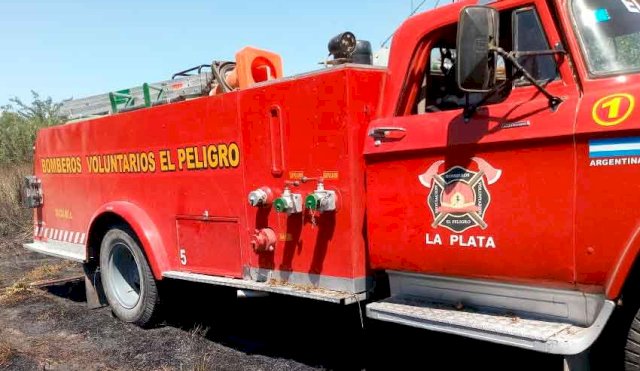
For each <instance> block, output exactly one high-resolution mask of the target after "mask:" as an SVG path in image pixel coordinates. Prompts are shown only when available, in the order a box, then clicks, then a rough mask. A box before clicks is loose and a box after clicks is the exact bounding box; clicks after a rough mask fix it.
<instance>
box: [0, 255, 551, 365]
mask: <svg viewBox="0 0 640 371" xmlns="http://www.w3.org/2000/svg"><path fill="white" fill-rule="evenodd" d="M26 255H28V256H32V257H33V259H38V258H39V257H38V256H37V255H32V254H26ZM30 259H31V258H30V257H27V258H25V262H29V261H30ZM42 262H50V260H49V259H46V260H43V261H42ZM24 264H25V265H26V266H28V267H32V266H33V265H32V264H31V263H24ZM16 269H18V268H16V266H15V265H13V266H12V271H13V272H15V271H16ZM2 273H3V269H2V268H0V274H2ZM0 277H4V280H6V279H7V277H8V275H7V274H6V273H5V274H4V275H0ZM4 283H6V282H4ZM0 286H2V285H0ZM161 289H162V291H161V293H162V295H164V298H165V299H167V300H166V301H168V302H169V303H171V304H172V305H170V306H169V305H165V307H164V315H163V318H164V320H163V321H162V322H161V323H160V324H159V325H158V326H156V327H155V328H152V329H148V330H143V329H140V328H137V327H135V326H132V325H129V324H125V323H122V322H120V321H119V320H118V319H116V318H114V317H113V316H112V315H111V311H110V310H109V309H108V308H101V309H96V310H90V309H87V308H86V303H85V302H84V300H85V298H84V287H83V283H82V282H75V283H67V284H62V285H52V286H49V287H48V288H47V290H46V291H45V292H43V293H42V294H37V293H36V294H32V295H29V296H28V298H26V299H25V300H22V301H19V302H17V303H13V304H10V305H2V306H0V340H3V341H7V342H9V343H10V344H11V345H12V347H13V348H15V352H14V355H13V357H12V358H11V360H10V363H9V364H7V365H6V367H5V368H6V369H11V370H36V369H38V370H42V369H57V370H102V369H122V370H131V369H136V370H192V369H197V370H308V369H345V370H360V369H367V370H388V369H394V370H397V369H416V368H417V369H423V370H471V369H474V370H475V369H489V370H523V369H524V370H526V369H529V370H561V369H562V359H561V358H560V357H555V356H548V355H542V354H538V353H533V352H529V351H524V350H518V349H513V348H509V347H502V346H496V345H492V344H486V343H482V342H478V341H473V340H469V339H463V338H460V337H456V336H448V335H442V334H435V333H430V332H427V331H423V330H419V329H412V328H407V327H402V326H398V325H393V324H386V323H381V322H375V321H368V320H366V319H365V329H362V327H361V325H360V314H359V311H358V307H357V306H356V305H352V306H347V307H341V306H336V305H333V304H329V303H319V302H313V301H307V300H303V299H296V298H289V297H282V296H270V297H267V298H254V299H234V298H233V292H231V291H227V290H220V289H216V288H212V287H210V286H204V285H191V284H185V283H181V282H166V283H164V284H163V285H162V286H161Z"/></svg>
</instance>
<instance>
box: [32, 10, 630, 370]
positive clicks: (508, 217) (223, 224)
mask: <svg viewBox="0 0 640 371" xmlns="http://www.w3.org/2000/svg"><path fill="white" fill-rule="evenodd" d="M358 45H359V44H358V43H357V42H356V41H355V38H354V37H353V35H352V34H349V33H345V34H343V35H340V36H339V37H338V38H337V39H336V40H333V41H332V43H331V45H330V46H331V48H330V49H331V51H332V54H333V55H334V57H335V59H333V60H331V61H330V62H329V63H328V64H327V68H324V69H322V70H319V71H316V72H311V73H307V74H303V75H299V76H293V77H286V78H284V77H282V76H281V75H282V74H281V68H282V67H281V63H280V60H279V59H278V57H277V56H276V55H274V54H272V53H266V52H261V51H259V50H256V49H248V51H247V50H245V52H244V53H240V54H239V55H238V58H237V65H233V64H224V63H214V64H213V65H212V66H210V67H211V69H212V72H211V73H204V72H203V73H201V74H199V75H197V76H200V77H202V76H206V77H210V83H209V89H208V91H206V92H203V93H202V94H200V96H198V97H195V98H189V99H167V100H166V101H164V103H165V104H160V103H161V102H159V101H154V100H153V99H151V98H153V96H154V94H156V92H157V91H161V90H162V89H165V88H166V87H167V86H169V87H170V88H171V89H174V88H176V86H178V88H179V87H180V86H181V85H182V84H184V81H186V80H184V78H183V77H184V76H189V75H188V74H187V73H182V74H181V75H180V76H178V78H177V79H176V80H174V83H173V85H172V84H171V83H170V84H168V85H166V86H164V88H158V87H157V86H156V87H154V86H148V85H145V87H144V89H143V93H144V94H143V95H144V98H145V106H146V107H143V108H141V109H124V110H121V109H119V107H120V106H122V105H127V104H128V102H131V101H132V100H134V98H135V97H133V95H134V94H133V93H131V94H129V93H128V92H116V93H112V94H111V95H110V96H109V98H110V99H111V106H112V107H111V108H112V109H110V111H109V114H107V115H102V116H100V117H89V118H86V117H85V118H80V119H77V120H72V121H70V122H69V123H67V124H65V125H61V126H58V127H51V128H46V129H43V130H41V131H40V132H39V133H38V136H37V141H36V144H35V169H34V170H35V174H34V176H33V177H29V178H27V179H26V181H25V191H24V192H25V202H26V203H27V204H28V205H29V206H30V207H33V208H34V242H33V243H29V244H27V245H26V247H27V248H28V249H31V250H34V251H38V252H41V253H45V254H51V255H55V256H60V257H63V258H68V259H71V260H75V261H79V262H82V263H84V266H85V270H86V273H87V277H88V279H87V287H88V290H89V291H90V292H92V293H94V292H95V291H100V290H103V291H104V294H105V296H106V299H107V302H108V304H109V305H110V306H111V308H112V309H113V311H114V313H115V314H116V315H117V316H118V317H119V318H121V319H122V320H124V321H128V322H133V323H136V324H138V325H142V326H146V325H149V324H150V323H152V321H153V320H154V318H155V314H156V313H157V309H158V305H159V303H160V296H159V292H158V290H157V282H158V281H162V280H166V279H172V280H186V281H195V282H201V283H209V284H212V285H221V286H227V287H233V288H237V289H243V290H255V291H264V292H271V293H277V294H285V295H295V296H301V297H305V298H309V299H315V300H323V301H329V302H334V303H337V304H345V305H346V304H352V303H357V302H363V303H366V315H367V316H368V317H370V318H372V319H376V320H381V321H390V322H395V323H399V324H404V325H408V326H414V327H419V328H424V329H428V330H432V331H440V332H444V333H450V334H458V335H461V336H466V337H471V338H475V339H481V340H484V341H490V342H495V343H500V344H507V345H511V346H515V347H521V348H526V349H531V350H535V351H539V352H546V353H553V354H561V355H566V356H575V355H583V354H585V352H586V351H587V350H588V349H589V348H590V347H591V346H592V344H593V343H594V342H595V340H596V339H598V338H599V337H600V336H601V334H602V333H603V329H604V328H605V325H607V324H610V323H612V320H611V319H613V318H617V316H619V317H620V318H623V320H621V321H618V322H620V323H623V324H625V325H624V326H622V327H625V328H624V329H622V328H621V329H620V331H614V332H613V333H615V334H614V335H615V336H617V337H618V338H617V339H622V340H620V344H621V346H620V348H619V349H618V350H619V352H620V358H619V361H620V362H625V365H626V367H627V368H628V369H638V368H639V367H640V366H639V364H640V355H639V354H640V317H638V320H635V321H632V320H633V319H634V316H636V311H637V310H638V308H639V307H640V291H638V288H639V287H640V281H639V277H640V276H639V274H640V266H638V264H637V262H636V259H637V256H638V252H639V250H640V216H639V215H638V212H637V210H640V198H637V197H636V196H634V192H635V190H637V189H638V188H637V187H638V186H637V183H636V181H637V180H638V179H639V178H638V176H639V175H638V174H640V173H639V172H638V165H640V126H638V125H639V124H638V122H639V121H640V113H638V112H639V111H636V108H637V107H636V102H635V99H636V97H640V76H639V75H638V74H637V73H638V72H639V71H640V53H639V52H638V50H639V45H640V4H639V3H638V2H637V1H635V0H502V1H471V0H469V1H459V2H455V3H453V4H450V5H447V6H442V7H439V8H437V9H434V10H431V11H427V12H424V13H422V14H418V15H416V16H413V17H411V18H409V19H408V20H407V21H406V22H404V24H402V26H401V27H400V28H399V29H398V30H397V31H396V32H395V34H394V38H393V42H392V47H391V50H390V57H389V63H388V67H386V68H383V67H375V66H371V65H367V64H358V63H348V62H354V55H355V53H356V49H357V46H358ZM365 49H366V48H365ZM365 59H367V58H365ZM344 62H347V63H344ZM200 68H204V66H201V67H200ZM181 78H183V79H182V80H181ZM161 93H162V92H161ZM182 98H185V97H182ZM177 100H179V101H177ZM123 102H124V103H123ZM119 105H120V106H119ZM98 278H99V279H98ZM96 282H98V283H100V282H101V286H102V288H100V287H94V286H96V285H94V284H95V283H96ZM97 286H100V285H97ZM385 286H387V287H389V290H388V293H384V291H381V290H380V288H381V287H385ZM92 290H93V291H92ZM92 295H93V294H92ZM92 297H93V296H92ZM612 336H613V335H612ZM613 343H615V342H613V341H612V342H610V344H613ZM625 344H626V345H625ZM623 352H624V353H625V354H624V355H623ZM612 354H613V353H612ZM611 357H612V358H614V357H613V355H612V356H611Z"/></svg>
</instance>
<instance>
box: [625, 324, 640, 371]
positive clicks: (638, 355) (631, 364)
mask: <svg viewBox="0 0 640 371" xmlns="http://www.w3.org/2000/svg"><path fill="white" fill-rule="evenodd" d="M624 368H625V370H628V371H631V370H633V371H640V312H638V313H637V314H636V315H635V317H634V318H633V320H632V321H631V325H630V326H629V333H628V334H627V343H626V345H625V347H624Z"/></svg>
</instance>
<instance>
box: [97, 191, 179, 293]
mask: <svg viewBox="0 0 640 371" xmlns="http://www.w3.org/2000/svg"><path fill="white" fill-rule="evenodd" d="M105 213H112V214H116V215H118V216H119V217H121V218H122V219H124V220H125V221H126V222H127V223H128V224H129V226H131V228H132V229H133V231H134V232H135V234H136V236H137V237H138V239H139V240H140V243H141V244H142V249H143V250H144V253H145V255H146V256H147V261H148V262H149V265H150V266H151V270H152V272H153V275H154V277H155V278H156V279H157V280H160V279H162V272H164V271H167V270H168V267H169V259H168V256H167V250H166V249H165V246H164V242H163V241H162V237H161V235H160V233H159V232H158V228H157V227H156V225H155V223H154V222H153V220H152V219H151V218H150V217H149V215H148V214H147V213H146V212H145V211H144V210H143V209H142V208H140V207H139V206H137V205H135V204H133V203H131V202H127V201H115V202H110V203H108V204H105V205H103V206H102V207H101V208H100V209H98V211H96V212H95V213H94V214H93V217H92V218H91V224H90V227H89V236H91V234H92V233H93V232H95V226H96V220H98V218H99V217H100V216H101V215H104V214H105ZM90 240H91V238H87V245H86V248H87V253H89V251H88V249H89V241H90ZM87 256H88V254H87Z"/></svg>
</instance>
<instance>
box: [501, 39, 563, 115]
mask: <svg viewBox="0 0 640 371" xmlns="http://www.w3.org/2000/svg"><path fill="white" fill-rule="evenodd" d="M491 50H492V51H494V52H496V53H498V54H499V55H501V56H502V57H503V58H504V59H506V60H508V61H509V62H511V64H513V66H514V67H515V68H516V70H518V72H520V73H522V76H523V77H524V78H525V79H526V80H527V81H529V82H530V83H531V84H532V85H533V86H535V87H536V88H537V89H538V91H540V93H542V94H543V95H544V96H545V97H547V99H548V100H549V107H550V108H551V109H553V110H555V109H556V107H558V105H560V103H562V99H561V98H560V97H556V96H555V95H553V94H551V93H549V91H548V90H547V89H545V87H544V86H542V85H541V84H540V83H539V82H538V81H537V80H536V79H535V78H533V76H531V74H530V73H529V71H527V70H526V69H525V68H524V67H523V66H522V65H521V64H520V63H518V60H517V59H516V57H515V56H514V53H508V52H507V51H505V50H504V49H502V48H501V47H496V46H494V47H492V48H491Z"/></svg>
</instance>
